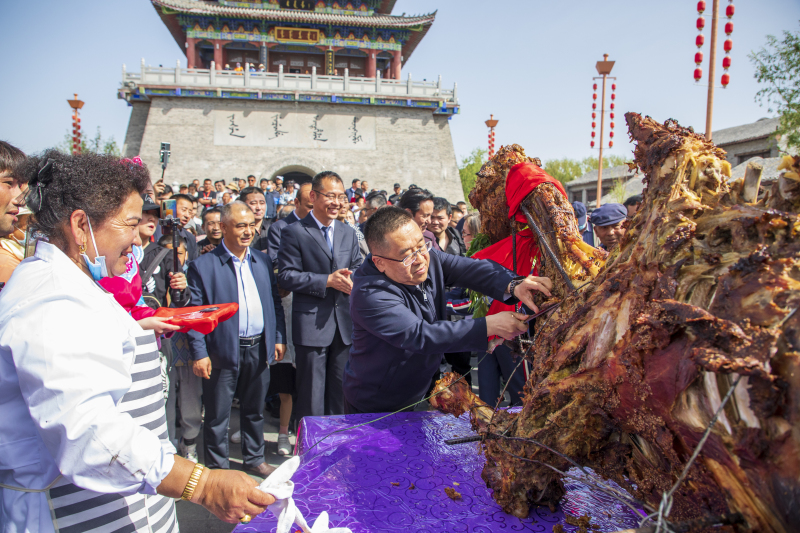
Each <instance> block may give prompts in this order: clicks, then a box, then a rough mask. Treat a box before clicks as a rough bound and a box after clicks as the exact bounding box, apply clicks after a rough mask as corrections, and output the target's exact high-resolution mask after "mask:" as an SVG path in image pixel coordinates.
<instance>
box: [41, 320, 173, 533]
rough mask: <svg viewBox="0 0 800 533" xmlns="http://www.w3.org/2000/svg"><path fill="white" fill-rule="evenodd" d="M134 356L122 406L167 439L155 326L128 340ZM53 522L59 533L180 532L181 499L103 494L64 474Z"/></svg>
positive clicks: (55, 491) (52, 495)
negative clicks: (177, 508) (178, 503)
mask: <svg viewBox="0 0 800 533" xmlns="http://www.w3.org/2000/svg"><path fill="white" fill-rule="evenodd" d="M123 351H124V354H125V357H130V358H131V360H133V366H132V367H131V381H132V383H131V388H130V390H128V392H127V393H125V395H123V396H122V398H121V399H120V401H119V403H118V404H117V408H118V409H119V411H120V412H122V413H128V414H129V415H130V416H131V418H133V420H134V421H135V422H136V423H138V424H139V425H140V426H142V427H144V428H147V429H149V430H150V431H152V432H153V433H155V434H156V435H158V438H159V439H161V440H167V439H168V437H167V419H166V415H165V412H164V389H163V384H162V382H161V361H160V359H159V355H158V346H157V345H156V338H155V336H154V335H153V332H152V331H144V330H142V329H140V328H138V326H137V327H136V329H135V330H134V331H132V332H131V336H129V337H128V339H127V341H126V342H125V344H124V347H123ZM48 501H49V504H50V512H51V515H52V517H53V525H54V526H55V530H56V531H57V532H59V533H84V532H91V533H129V532H143V533H144V532H147V533H169V532H172V531H176V532H177V531H178V522H177V521H176V519H175V504H174V502H173V501H172V499H171V498H167V497H165V496H161V495H158V494H157V495H154V496H150V495H144V494H134V495H132V496H120V495H119V494H102V493H99V492H92V491H89V490H84V489H81V488H79V487H76V486H75V485H73V484H72V483H70V482H68V481H67V480H66V479H64V478H63V477H62V478H60V479H59V480H57V481H56V482H55V484H54V485H53V486H52V487H51V488H50V490H49V491H48Z"/></svg>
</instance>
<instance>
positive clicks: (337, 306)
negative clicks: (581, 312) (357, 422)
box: [0, 142, 641, 531]
mask: <svg viewBox="0 0 800 533" xmlns="http://www.w3.org/2000/svg"><path fill="white" fill-rule="evenodd" d="M176 188H177V192H175V190H176ZM164 200H174V201H175V202H174V204H175V205H174V212H172V213H171V214H172V215H174V217H173V218H172V219H170V220H165V216H164V212H163V206H162V202H163V201H164ZM635 200H636V199H635V198H634V199H633V200H632V201H631V202H626V204H627V205H626V206H623V205H620V204H606V205H603V206H602V207H601V208H599V209H596V210H594V211H593V212H592V213H591V216H590V217H588V220H587V210H586V208H585V206H583V205H582V204H580V203H579V202H576V203H574V204H573V207H574V211H575V214H576V218H577V222H578V225H579V227H580V229H581V231H582V232H584V238H585V239H587V242H590V243H591V244H594V242H595V241H594V238H593V237H594V236H593V235H592V234H591V232H593V233H594V235H596V237H597V239H598V240H599V244H600V246H602V247H606V248H610V247H612V246H614V245H615V244H616V243H618V242H619V240H620V239H621V237H622V235H623V234H624V225H623V224H622V222H623V221H624V220H625V219H626V218H627V217H628V216H631V214H632V211H631V210H633V212H635V209H636V208H637V202H636V201H635ZM638 202H639V203H640V202H641V198H639V199H638ZM467 207H468V206H467V204H466V203H465V202H463V201H459V202H455V203H452V202H450V201H448V200H447V199H445V198H442V197H439V196H435V195H434V194H433V193H432V192H430V191H428V190H426V189H422V188H420V187H417V186H416V185H413V184H412V185H409V186H408V188H407V190H403V188H402V186H401V185H400V184H399V183H396V184H395V185H394V187H393V193H392V194H389V193H388V192H387V191H383V190H376V189H370V188H369V183H368V182H367V181H366V180H359V179H353V180H352V181H351V182H350V187H349V188H345V184H344V182H343V180H342V178H341V177H340V176H339V175H338V174H336V173H335V172H332V171H325V172H321V173H319V174H317V175H316V176H314V178H313V179H312V180H311V181H310V182H306V183H301V184H299V186H296V185H295V184H294V183H293V182H291V181H289V180H287V182H286V183H284V182H283V178H282V177H280V176H276V177H275V178H273V179H271V180H269V179H266V178H263V179H260V180H258V181H257V180H256V177H255V176H253V175H250V176H248V177H247V179H234V180H232V182H231V183H226V182H225V180H218V181H216V182H212V180H211V179H203V180H202V184H201V183H200V179H194V180H193V181H192V182H191V183H188V184H186V185H177V184H173V185H172V186H170V185H167V184H166V183H164V182H162V181H158V182H156V183H154V184H153V183H151V181H150V178H149V174H148V172H147V169H146V167H145V166H144V165H143V163H142V162H141V160H140V159H138V158H134V159H122V160H119V159H115V158H113V157H110V156H99V155H93V154H85V155H78V156H68V155H64V154H60V153H58V152H54V151H50V152H47V153H45V154H43V155H41V156H38V157H26V156H25V155H24V154H22V152H20V151H19V150H17V149H16V148H14V147H12V146H11V145H8V144H7V143H2V142H0V208H2V212H1V214H0V281H2V282H6V286H5V287H4V289H3V291H2V293H0V302H1V303H2V306H0V365H5V366H3V367H2V368H4V369H5V370H4V371H3V372H0V386H2V389H3V390H16V391H19V395H18V397H16V396H14V395H13V394H12V395H11V396H9V398H11V399H8V398H6V399H5V400H4V399H3V395H0V405H3V406H4V407H3V408H4V409H6V408H9V409H12V411H13V409H16V410H17V411H15V412H16V413H17V414H16V415H15V416H17V418H18V420H17V421H16V422H17V423H18V424H17V427H16V428H15V429H13V430H12V429H10V427H5V426H6V425H8V424H7V423H6V422H0V432H2V431H5V430H7V429H8V430H9V431H11V433H10V434H7V435H10V440H11V441H12V444H13V443H14V441H15V438H14V437H15V436H16V437H17V438H16V445H17V446H16V448H15V449H14V450H9V453H10V452H11V451H16V452H18V453H23V454H25V456H26V457H27V456H31V454H32V453H33V454H34V455H36V454H37V453H47V452H49V456H48V457H47V458H45V459H43V458H41V457H39V458H38V461H39V463H38V466H36V467H35V468H34V467H33V466H31V467H30V469H29V470H30V471H29V472H28V474H30V476H28V477H27V478H26V476H25V475H24V473H20V472H21V471H20V469H19V468H12V469H4V468H3V466H2V465H0V481H1V482H2V483H3V484H4V486H10V487H12V488H13V487H15V486H19V487H23V489H21V490H20V492H19V494H15V495H14V496H13V497H12V496H8V497H7V495H6V493H5V492H4V493H3V502H2V504H3V506H4V509H10V507H9V506H12V507H13V506H14V505H18V504H21V502H22V500H20V498H23V497H24V495H25V494H31V493H30V492H25V491H26V490H27V489H28V488H30V486H31V485H46V484H47V483H44V484H43V483H40V482H38V481H34V480H35V479H39V478H37V477H36V475H35V474H38V475H39V476H40V477H42V478H49V479H48V483H50V484H49V486H47V487H43V486H37V487H34V488H36V489H37V490H39V489H42V490H43V491H45V490H53V487H59V486H62V485H60V483H62V482H63V484H64V485H63V486H65V487H68V488H67V489H64V490H66V491H69V490H73V491H78V490H83V491H85V492H86V498H87V501H88V500H91V497H92V495H93V494H95V493H104V492H118V493H120V494H134V493H137V494H142V493H143V494H156V493H158V494H161V495H164V496H169V497H179V496H183V497H185V499H191V500H192V501H196V502H198V503H201V504H202V505H205V506H206V507H207V508H209V509H210V510H211V511H212V512H214V513H215V514H217V515H218V516H220V517H222V518H223V519H228V520H231V519H232V520H233V521H236V520H242V516H245V517H249V516H251V515H252V513H257V512H260V511H259V509H261V510H263V507H264V506H265V505H267V504H268V503H269V501H268V499H266V498H264V497H263V495H262V496H258V495H255V496H254V495H253V491H252V490H251V489H252V487H253V484H252V483H248V481H247V479H249V478H247V477H246V476H245V477H244V478H242V477H231V476H228V475H227V474H220V472H223V473H224V472H229V471H230V470H229V467H230V457H229V452H230V447H229V443H230V442H234V443H240V444H241V450H242V457H243V462H244V467H245V469H246V470H248V471H250V472H252V473H254V474H256V475H259V476H261V477H266V476H268V475H269V474H270V473H271V472H272V471H273V470H274V468H273V467H271V466H269V465H268V464H266V462H265V460H264V456H265V442H264V437H263V426H264V410H265V402H269V403H272V405H273V406H274V410H275V412H276V414H277V415H278V418H279V434H278V439H277V443H276V444H277V451H278V453H279V454H281V455H289V454H291V453H292V449H291V445H290V441H289V433H290V430H291V429H292V421H293V420H295V421H297V420H300V419H301V418H302V417H305V416H322V415H341V414H353V413H364V412H386V411H394V410H400V409H404V408H409V406H413V405H414V403H416V402H417V401H418V400H420V399H421V398H422V397H423V396H424V395H425V393H426V392H427V391H429V390H430V389H431V388H432V386H433V384H434V382H435V380H436V379H437V378H438V377H439V372H440V371H441V370H442V369H443V368H446V365H450V367H451V368H452V369H453V370H454V371H455V372H458V373H459V374H461V375H463V376H465V378H466V379H467V381H469V382H470V383H471V380H472V372H471V370H472V365H471V357H472V354H473V353H474V352H481V351H483V352H485V351H486V342H487V338H488V337H491V336H498V337H503V338H506V339H510V338H513V337H515V336H517V335H519V334H521V333H522V332H524V331H526V330H527V327H528V326H527V324H526V323H525V322H524V317H525V315H524V312H523V311H522V309H523V308H522V307H519V308H515V310H516V311H515V312H503V313H499V314H496V315H492V316H487V317H485V318H483V317H482V318H479V319H474V320H473V319H472V318H473V317H472V310H471V309H472V307H471V305H470V304H471V302H470V292H469V291H478V292H480V293H481V294H484V295H486V296H487V297H489V298H493V299H496V300H499V301H502V302H510V301H514V302H518V304H520V305H522V304H524V305H525V306H526V308H527V309H528V310H534V311H536V310H537V309H536V306H535V305H534V304H533V298H532V294H533V293H534V292H536V291H539V292H543V293H545V294H549V292H548V291H549V288H550V287H551V284H550V281H549V280H547V279H546V278H536V277H535V276H522V277H515V274H514V273H512V272H510V271H508V270H507V269H505V268H503V267H502V266H500V265H498V264H496V263H494V262H491V261H475V260H472V259H467V258H466V257H467V256H469V255H471V253H472V252H474V251H476V249H477V248H476V247H475V246H473V245H474V244H475V243H476V240H475V238H476V236H477V235H478V234H479V233H480V226H481V224H480V215H479V214H478V213H476V212H473V213H470V212H469V211H468V208H467ZM29 226H30V227H29ZM34 239H37V240H38V242H36V246H35V247H28V249H27V250H26V249H25V245H26V244H30V242H31V241H32V240H34ZM23 257H32V259H31V260H29V261H27V262H26V263H24V264H23V266H22V267H20V266H19V265H20V262H21V261H22V258H23ZM76 267H77V268H76ZM92 282H96V285H94V284H92ZM87 283H88V284H87ZM97 286H99V287H102V290H101V291H98V290H97V289H96V287H97ZM108 295H111V296H113V300H109V297H108ZM48 302H49V306H48ZM231 302H234V303H237V304H238V312H237V313H236V314H235V315H234V318H231V319H230V320H227V321H223V322H220V323H219V324H218V325H217V327H216V329H214V330H213V331H212V332H210V333H208V334H202V333H199V332H198V331H195V330H189V331H185V332H182V331H179V329H180V328H179V327H178V326H176V325H174V324H171V323H170V321H169V319H168V318H164V316H163V315H158V314H157V310H158V309H161V308H169V307H172V308H176V307H177V308H182V307H187V306H191V307H201V308H205V309H208V308H209V306H215V305H220V304H225V303H231ZM43 306H44V307H43ZM12 309H13V311H11V310H12ZM211 309H214V307H211ZM126 317H127V321H126ZM25 332H29V333H30V335H28V336H26V335H25ZM45 332H46V333H45ZM46 339H51V340H46ZM119 339H122V340H121V341H120V340H119ZM114 357H117V358H122V359H121V360H128V361H131V365H132V366H125V365H120V364H119V363H118V362H115V360H113V358H114ZM125 358H127V359H125ZM82 362H83V363H82ZM82 364H86V365H94V366H91V368H92V370H91V371H90V372H89V375H90V378H91V379H90V381H91V383H87V378H86V375H85V374H84V375H83V376H82V377H79V376H78V374H79V373H80V372H81V365H82ZM515 366H516V362H514V361H513V360H512V355H511V352H510V350H509V349H508V348H506V347H505V346H503V345H501V346H499V347H498V348H497V349H495V351H494V352H493V353H491V354H489V355H488V356H486V357H482V358H481V363H480V365H479V366H478V369H477V375H478V382H479V396H480V397H481V399H483V400H484V401H485V402H487V403H489V404H490V405H495V403H497V402H498V400H499V399H501V398H500V394H501V393H500V391H501V382H502V381H504V382H506V383H507V385H508V386H507V390H508V392H509V395H510V401H511V403H512V404H514V403H518V402H519V401H520V394H521V392H522V386H523V378H522V373H521V372H517V373H514V372H513V370H514V367H515ZM95 367H97V368H98V369H97V370H95ZM6 370H8V371H6ZM126 375H127V376H129V380H128V381H127V382H126V381H125V376H126ZM131 376H132V377H131ZM70 379H74V380H75V381H74V383H73V382H68V381H69V380H70ZM131 379H132V381H131ZM65 380H66V381H65ZM137 380H141V383H139V381H137ZM131 383H133V385H131ZM9 387H10V388H9ZM43 387H44V389H43ZM48 387H49V388H51V389H53V390H55V391H57V392H56V393H53V394H49V393H45V394H42V393H41V392H40V391H41V390H48ZM125 387H128V389H126V388H125ZM37 391H39V392H37ZM120 402H121V403H120ZM126 402H129V403H126ZM117 406H122V407H117ZM161 406H165V407H166V409H165V410H164V409H163V408H161ZM235 406H238V412H239V426H240V428H241V429H240V431H239V432H235V433H233V432H231V430H230V426H231V424H230V417H231V412H232V408H233V407H235ZM128 407H130V409H128ZM65 409H68V410H69V412H65V411H64V410H65ZM82 410H83V411H82ZM81 412H84V415H81ZM53 413H58V414H59V416H55V417H53ZM87 413H88V414H87ZM122 413H127V414H129V415H130V417H132V418H134V419H135V420H134V421H136V420H138V418H141V419H142V420H141V421H140V422H141V425H136V424H134V425H131V424H130V423H129V422H130V421H129V420H128V421H127V422H126V421H124V420H122V419H120V418H119V416H120V415H121V414H122ZM61 415H63V416H61ZM13 419H14V417H10V418H9V420H13ZM19 420H23V421H24V423H21V424H20V423H19ZM106 423H107V424H108V427H106V426H105V425H104V424H106ZM178 425H179V427H180V436H179V435H178V432H177V429H176V428H177V426H178ZM98 426H103V427H102V428H100V429H98ZM37 428H38V434H39V435H41V436H42V438H43V439H44V440H45V443H46V445H47V446H46V448H47V450H46V451H45V450H44V449H41V450H38V451H36V450H34V452H30V451H23V448H25V447H26V446H27V447H28V448H30V446H31V445H32V444H34V443H35V442H34V441H36V437H35V435H36V434H37ZM76 428H78V429H76ZM142 428H146V429H147V430H149V431H147V432H146V433H142V431H141V430H142ZM201 431H202V436H203V439H202V440H203V459H204V463H205V464H204V465H199V466H198V467H193V466H192V465H193V464H198V456H199V453H198V450H197V443H198V439H199V436H200V433H201ZM26 439H27V440H26ZM31 439H32V440H31ZM26 442H27V444H25V443H26ZM109 443H114V445H113V446H110V445H109ZM167 443H169V444H167ZM173 445H174V446H176V448H177V454H175V448H171V449H172V453H173V454H174V455H175V457H171V456H170V457H167V455H169V450H170V446H173ZM71 446H79V447H80V448H79V449H82V450H83V451H84V452H85V453H84V457H81V458H76V457H75V455H74V452H69V451H68V450H72V449H73V448H71ZM133 446H135V447H137V449H134V448H132V447H133ZM12 448H13V446H12ZM34 448H36V447H35V446H34ZM109 449H114V450H124V453H126V454H128V455H126V456H125V457H126V461H125V462H124V464H123V461H119V462H116V457H117V455H115V456H114V458H111V463H110V464H109V465H108V471H109V475H108V477H107V479H106V480H105V481H104V482H102V483H101V482H94V481H91V482H84V480H85V479H86V476H87V474H86V473H85V471H92V469H93V468H96V467H97V465H99V464H101V463H103V462H106V463H107V462H108V460H109V458H108V457H107V453H106V452H107V451H108V450H109ZM139 449H141V450H144V451H142V452H140V451H138V450H139ZM65 450H67V451H65ZM165 450H166V451H165ZM121 453H122V452H121ZM165 454H166V455H165ZM31 457H33V456H31ZM134 457H136V458H137V459H134ZM178 458H179V459H180V460H179V459H178ZM65 461H67V462H68V461H73V463H74V464H71V465H70V466H66V465H65ZM28 464H30V465H33V464H34V462H33V461H32V462H31V463H25V464H20V465H19V466H20V467H24V466H25V465H28ZM115 464H116V465H117V466H114V465H115ZM198 468H199V470H198ZM115 469H116V470H115ZM24 470H25V468H22V471H24ZM131 473H134V474H131ZM51 474H52V475H51ZM126 475H127V476H128V477H127V478H126ZM89 477H91V476H89ZM53 478H55V480H56V481H52V482H51V480H52V479H53ZM62 478H63V481H58V480H60V479H62ZM187 478H188V479H189V481H188V483H187V481H186V480H187ZM192 480H194V483H195V485H194V486H192V491H194V490H195V488H196V490H197V491H198V494H199V495H198V494H194V492H192V491H190V492H191V493H190V494H189V497H188V498H186V495H187V492H186V491H187V490H188V489H189V487H190V485H192ZM212 480H213V483H212ZM103 483H105V485H104V484H103ZM26 487H27V488H26ZM73 487H74V488H73ZM232 491H238V492H236V496H235V497H234V496H232V494H233V492H232ZM51 497H52V493H51ZM31 498H33V496H31ZM225 498H228V500H227V501H226V500H225ZM25 501H27V502H28V503H27V504H26V505H27V507H26V506H23V507H17V508H16V510H14V511H13V513H15V516H17V517H18V518H19V520H23V521H24V520H33V518H31V517H30V513H31V512H32V511H31V510H30V508H29V506H30V505H33V504H32V503H31V501H32V500H25ZM145 503H146V505H144V508H145V509H146V511H147V512H148V513H152V514H153V515H156V514H158V513H159V512H161V511H160V509H161V507H162V506H163V505H164V504H162V503H160V501H158V500H152V499H147V500H146V502H145ZM123 504H125V505H128V504H129V502H128V501H127V500H124V501H123V502H122V503H121V504H120V505H123ZM55 505H56V507H57V506H58V504H57V502H56V504H55ZM46 507H47V504H46V503H45V508H46ZM20 509H23V510H22V511H20ZM4 512H5V511H4ZM65 512H66V511H65ZM163 512H164V513H166V511H163ZM25 513H29V514H27V515H26V514H25ZM34 514H35V513H34ZM9 516H11V515H9ZM48 516H49V514H48ZM164 516H166V515H164ZM26 517H27V518H26ZM164 520H165V523H166V522H168V521H169V520H174V517H173V518H170V519H167V518H164ZM167 529H168V528H164V529H163V530H165V531H166V530H167ZM154 530H158V531H161V529H159V528H155V529H154Z"/></svg>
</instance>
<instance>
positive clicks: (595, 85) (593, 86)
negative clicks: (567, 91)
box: [592, 83, 597, 91]
mask: <svg viewBox="0 0 800 533" xmlns="http://www.w3.org/2000/svg"><path fill="white" fill-rule="evenodd" d="M592 90H593V91H596V90H597V84H596V83H595V84H594V85H592Z"/></svg>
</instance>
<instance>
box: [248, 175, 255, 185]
mask: <svg viewBox="0 0 800 533" xmlns="http://www.w3.org/2000/svg"><path fill="white" fill-rule="evenodd" d="M247 186H248V187H255V186H256V177H255V176H253V175H252V174H250V175H249V176H247Z"/></svg>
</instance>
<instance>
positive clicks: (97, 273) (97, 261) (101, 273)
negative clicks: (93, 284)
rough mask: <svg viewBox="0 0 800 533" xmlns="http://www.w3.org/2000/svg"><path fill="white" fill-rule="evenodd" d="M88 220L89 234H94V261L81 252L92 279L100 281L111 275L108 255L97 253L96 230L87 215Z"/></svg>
mask: <svg viewBox="0 0 800 533" xmlns="http://www.w3.org/2000/svg"><path fill="white" fill-rule="evenodd" d="M86 221H87V222H88V223H89V235H91V236H92V246H94V253H95V258H94V262H92V261H91V260H90V259H89V256H88V255H86V254H85V253H83V254H81V257H83V261H84V263H86V268H88V269H89V274H91V276H92V279H93V280H95V281H100V280H101V279H103V278H107V277H109V275H108V267H107V266H106V256H104V255H97V254H98V251H97V243H96V242H95V240H94V231H93V230H92V221H91V220H89V217H88V216H87V217H86Z"/></svg>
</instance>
